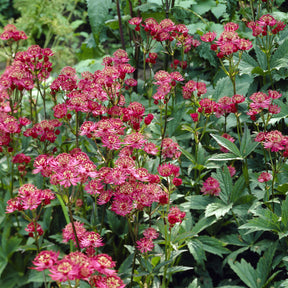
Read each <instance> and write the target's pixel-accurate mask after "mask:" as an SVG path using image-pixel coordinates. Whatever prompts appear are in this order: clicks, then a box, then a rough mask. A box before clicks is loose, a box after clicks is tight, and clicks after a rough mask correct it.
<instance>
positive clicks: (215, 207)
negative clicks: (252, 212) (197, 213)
mask: <svg viewBox="0 0 288 288" xmlns="http://www.w3.org/2000/svg"><path fill="white" fill-rule="evenodd" d="M232 205H233V204H232V203H230V204H229V205H227V204H226V203H223V202H218V203H211V204H209V205H208V206H207V207H206V210H205V217H210V216H213V215H214V216H215V217H216V218H217V219H219V218H220V217H222V216H224V215H226V214H227V213H228V212H229V211H230V210H231V208H232Z"/></svg>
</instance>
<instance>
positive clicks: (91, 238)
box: [80, 231, 104, 248]
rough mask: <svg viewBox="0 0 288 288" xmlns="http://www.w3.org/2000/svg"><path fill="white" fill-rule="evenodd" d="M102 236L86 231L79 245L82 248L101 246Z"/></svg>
mask: <svg viewBox="0 0 288 288" xmlns="http://www.w3.org/2000/svg"><path fill="white" fill-rule="evenodd" d="M103 245H104V244H103V242H102V238H101V236H100V235H99V234H98V233H96V232H94V231H91V232H88V231H87V232H86V233H84V235H83V236H82V238H81V242H80V246H81V247H82V248H88V247H95V248H96V247H101V246H103Z"/></svg>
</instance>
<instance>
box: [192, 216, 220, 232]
mask: <svg viewBox="0 0 288 288" xmlns="http://www.w3.org/2000/svg"><path fill="white" fill-rule="evenodd" d="M216 221H217V219H216V218H215V217H203V218H201V219H200V220H199V221H198V222H197V223H196V224H195V226H194V227H193V228H192V230H191V232H190V233H193V235H194V236H195V235H197V234H198V233H200V232H201V231H203V230H204V229H206V228H207V227H209V226H211V225H212V224H214V223H215V222H216Z"/></svg>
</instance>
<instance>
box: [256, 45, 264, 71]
mask: <svg viewBox="0 0 288 288" xmlns="http://www.w3.org/2000/svg"><path fill="white" fill-rule="evenodd" d="M254 50H255V52H256V58H257V61H258V63H259V64H260V68H261V69H262V70H267V60H266V55H265V53H264V52H263V51H262V50H261V49H260V48H259V47H258V46H254Z"/></svg>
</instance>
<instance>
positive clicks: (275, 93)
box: [268, 90, 282, 99]
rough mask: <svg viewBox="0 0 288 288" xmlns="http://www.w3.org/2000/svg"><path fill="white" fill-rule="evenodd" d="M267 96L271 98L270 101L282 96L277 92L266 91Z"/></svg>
mask: <svg viewBox="0 0 288 288" xmlns="http://www.w3.org/2000/svg"><path fill="white" fill-rule="evenodd" d="M268 96H269V97H270V98H271V99H278V98H280V97H281V96H282V94H280V93H279V92H278V91H275V90H269V91H268Z"/></svg>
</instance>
